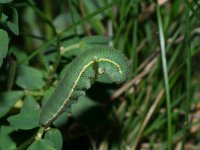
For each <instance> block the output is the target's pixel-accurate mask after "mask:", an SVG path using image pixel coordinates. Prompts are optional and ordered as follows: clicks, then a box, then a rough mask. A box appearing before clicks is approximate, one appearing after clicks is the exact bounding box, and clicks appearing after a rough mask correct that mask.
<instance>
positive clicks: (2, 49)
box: [0, 29, 9, 67]
mask: <svg viewBox="0 0 200 150" xmlns="http://www.w3.org/2000/svg"><path fill="white" fill-rule="evenodd" d="M0 37H1V39H0V67H1V65H2V62H3V58H5V57H6V55H7V52H8V43H9V38H8V33H7V32H6V31H4V30H2V29H0Z"/></svg>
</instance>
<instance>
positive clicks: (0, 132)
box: [0, 126, 16, 150]
mask: <svg viewBox="0 0 200 150" xmlns="http://www.w3.org/2000/svg"><path fill="white" fill-rule="evenodd" d="M13 131H15V128H14V127H12V126H0V143H1V144H0V149H1V150H13V149H15V148H16V144H15V142H14V140H13V139H12V137H11V133H12V132H13Z"/></svg>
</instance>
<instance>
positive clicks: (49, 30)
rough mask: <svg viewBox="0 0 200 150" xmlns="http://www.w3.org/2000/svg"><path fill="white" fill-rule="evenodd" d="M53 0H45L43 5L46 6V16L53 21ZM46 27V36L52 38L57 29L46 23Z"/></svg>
mask: <svg viewBox="0 0 200 150" xmlns="http://www.w3.org/2000/svg"><path fill="white" fill-rule="evenodd" d="M51 4H52V3H51V0H44V1H43V6H44V13H45V16H46V18H47V19H48V20H49V21H50V22H51V20H52V18H53V16H52V10H51ZM44 29H45V34H46V38H47V39H51V38H52V36H53V32H52V31H53V30H54V31H55V29H53V30H52V28H51V27H50V26H49V25H48V24H45V26H44Z"/></svg>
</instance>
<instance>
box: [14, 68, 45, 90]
mask: <svg viewBox="0 0 200 150" xmlns="http://www.w3.org/2000/svg"><path fill="white" fill-rule="evenodd" d="M16 83H17V85H18V86H20V87H22V88H24V89H28V90H38V89H41V88H42V87H43V86H44V84H45V82H44V80H43V74H42V72H41V71H40V70H38V69H35V68H33V67H29V66H26V65H21V66H19V68H18V73H17V79H16Z"/></svg>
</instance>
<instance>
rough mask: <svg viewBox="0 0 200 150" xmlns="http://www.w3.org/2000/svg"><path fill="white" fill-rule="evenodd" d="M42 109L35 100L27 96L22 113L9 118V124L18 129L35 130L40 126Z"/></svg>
mask: <svg viewBox="0 0 200 150" xmlns="http://www.w3.org/2000/svg"><path fill="white" fill-rule="evenodd" d="M39 115H40V108H39V105H38V104H37V102H36V101H35V99H34V98H33V97H31V96H27V97H26V98H25V101H24V106H23V108H22V110H21V112H20V113H19V114H17V115H14V116H11V117H9V118H8V122H9V123H10V124H11V125H13V126H15V127H16V128H17V129H23V130H27V129H33V128H35V127H38V126H39V123H38V120H39Z"/></svg>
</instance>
